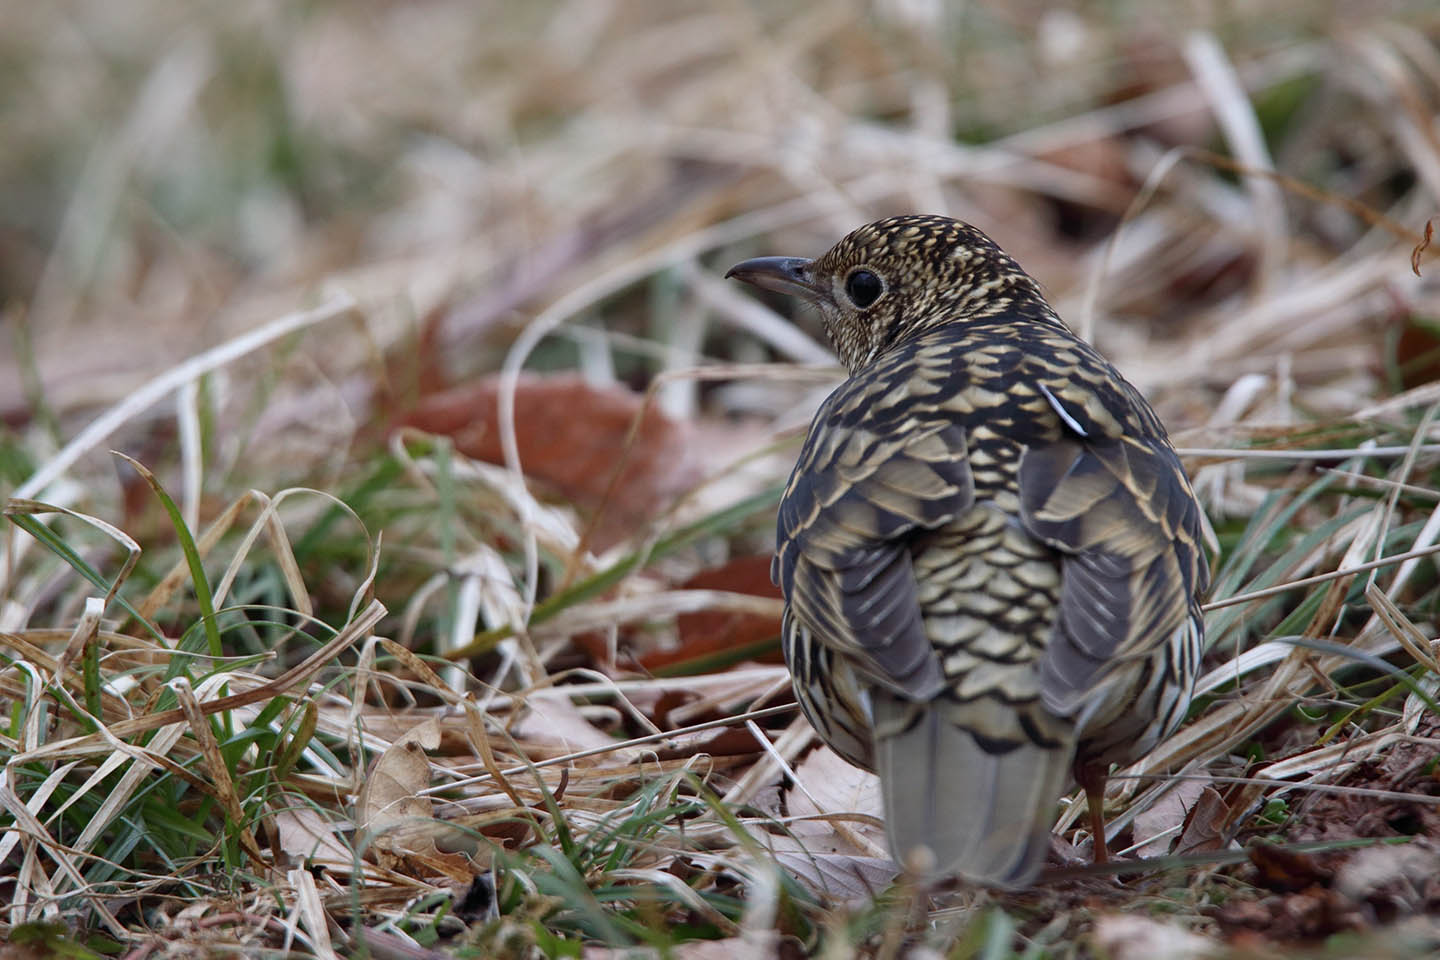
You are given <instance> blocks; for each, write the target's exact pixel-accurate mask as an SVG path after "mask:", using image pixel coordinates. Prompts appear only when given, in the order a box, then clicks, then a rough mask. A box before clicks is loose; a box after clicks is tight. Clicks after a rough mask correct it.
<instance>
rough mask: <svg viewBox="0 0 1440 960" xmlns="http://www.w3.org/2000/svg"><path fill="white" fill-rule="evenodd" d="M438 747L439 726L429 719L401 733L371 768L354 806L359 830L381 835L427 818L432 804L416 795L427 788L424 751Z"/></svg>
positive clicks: (427, 769) (427, 772)
mask: <svg viewBox="0 0 1440 960" xmlns="http://www.w3.org/2000/svg"><path fill="white" fill-rule="evenodd" d="M438 746H440V725H439V724H438V723H436V722H435V719H434V718H433V717H432V718H431V719H429V720H426V721H425V722H424V723H421V724H419V725H418V726H415V727H413V728H411V729H410V730H409V731H407V732H406V733H404V734H401V736H400V737H399V738H397V739H396V740H395V741H394V742H393V743H391V744H390V746H389V747H387V748H386V750H385V752H384V753H382V754H380V759H378V760H376V761H375V765H374V766H373V767H371V768H370V773H369V775H368V776H367V777H366V778H365V783H364V785H363V786H362V787H361V788H360V798H359V800H358V802H357V803H356V812H357V813H358V817H359V826H360V829H362V830H366V831H369V832H370V833H372V834H380V833H384V832H385V831H387V830H389V829H391V828H392V827H394V826H396V825H398V824H400V823H404V822H405V821H407V820H410V819H413V818H417V817H423V818H429V817H430V815H431V812H432V810H433V806H434V805H433V804H432V803H431V801H430V798H429V797H422V796H418V794H419V793H420V791H421V790H424V789H425V788H426V787H428V786H429V785H430V761H429V760H428V759H427V758H426V756H425V751H426V750H434V749H435V748H436V747H438Z"/></svg>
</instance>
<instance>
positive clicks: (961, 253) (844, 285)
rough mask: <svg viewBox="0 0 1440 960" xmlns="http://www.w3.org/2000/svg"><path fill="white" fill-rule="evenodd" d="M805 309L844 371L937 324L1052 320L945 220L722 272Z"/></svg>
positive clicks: (984, 247)
mask: <svg viewBox="0 0 1440 960" xmlns="http://www.w3.org/2000/svg"><path fill="white" fill-rule="evenodd" d="M725 275H726V276H727V277H736V278H738V279H740V280H744V281H746V282H747V283H753V284H755V285H756V286H758V287H764V288H765V289H767V290H775V291H778V292H780V293H788V294H791V295H794V296H798V297H801V298H803V299H805V300H807V301H809V302H810V303H812V304H814V305H815V307H816V309H818V310H819V311H820V315H821V318H822V319H823V320H824V323H825V332H826V333H827V334H828V335H829V337H830V342H831V343H832V344H833V345H834V347H835V351H836V353H838V354H839V355H840V359H841V360H842V361H843V362H844V364H845V366H846V367H847V368H848V369H849V370H850V372H851V373H852V374H853V373H855V372H856V371H857V370H859V369H860V368H862V367H864V366H865V365H866V364H868V363H870V362H871V361H872V360H874V359H875V358H876V357H878V356H880V355H881V354H882V353H884V352H885V351H886V350H887V349H889V348H890V347H891V346H893V345H895V344H897V343H900V342H902V341H903V340H905V339H906V338H908V337H910V336H911V335H913V334H915V333H918V332H920V331H923V330H929V329H932V328H934V327H936V326H939V325H941V324H945V323H955V322H966V321H973V320H978V319H981V318H985V317H995V316H999V315H1003V314H1006V313H1012V312H1017V311H1018V312H1023V314H1024V315H1026V316H1027V318H1030V319H1041V320H1044V321H1046V322H1050V323H1059V320H1058V319H1057V318H1056V317H1055V315H1054V313H1053V312H1052V311H1051V310H1050V308H1049V306H1048V305H1046V303H1045V299H1044V297H1043V296H1042V295H1041V293H1040V288H1039V286H1038V285H1037V284H1036V283H1035V281H1034V280H1033V279H1031V278H1030V276H1029V275H1028V274H1026V273H1025V271H1024V270H1021V269H1020V266H1019V264H1017V263H1016V262H1015V261H1014V260H1012V259H1011V258H1010V256H1009V255H1008V254H1007V253H1005V251H1003V250H1001V249H1000V248H999V247H998V246H996V245H995V241H993V240H991V239H990V238H989V237H987V236H986V235H985V234H984V233H982V232H981V231H980V230H977V229H976V228H975V227H972V226H971V225H970V224H968V223H964V222H963V221H960V220H952V219H951V218H949V217H935V216H905V217H890V218H889V219H886V220H877V221H875V222H874V223H869V224H866V225H865V226H863V227H861V228H859V229H858V230H855V231H853V232H852V233H850V234H849V235H847V236H846V237H845V238H844V239H842V240H841V241H840V242H839V243H837V244H835V246H834V247H832V248H830V250H829V251H828V252H827V253H825V254H824V255H823V256H821V257H819V258H818V259H815V260H805V259H802V258H799V257H759V258H757V259H754V260H746V261H744V262H743V263H737V264H736V265H735V266H733V267H731V268H730V271H729V272H728V273H726V274H725Z"/></svg>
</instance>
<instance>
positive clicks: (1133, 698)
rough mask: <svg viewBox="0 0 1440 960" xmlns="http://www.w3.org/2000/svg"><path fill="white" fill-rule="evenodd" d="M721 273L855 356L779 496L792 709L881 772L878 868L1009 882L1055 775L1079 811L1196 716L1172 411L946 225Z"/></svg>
mask: <svg viewBox="0 0 1440 960" xmlns="http://www.w3.org/2000/svg"><path fill="white" fill-rule="evenodd" d="M731 275H734V276H738V277H739V278H741V279H744V280H747V281H749V282H752V283H755V284H757V285H759V286H762V287H767V288H770V289H776V290H781V291H784V292H788V293H792V294H797V295H799V296H802V297H804V298H805V299H806V300H808V301H810V302H811V303H812V304H814V305H815V306H816V307H818V308H819V310H820V312H821V315H822V318H823V319H824V321H825V326H826V330H827V332H828V333H829V335H830V338H831V341H832V343H834V345H835V347H836V350H837V352H838V353H839V354H840V357H841V359H842V360H843V361H844V363H845V364H846V366H847V368H848V369H849V372H850V377H849V379H848V380H847V381H846V382H845V383H844V384H842V385H841V386H840V387H839V388H838V389H837V390H836V391H835V392H834V393H833V394H832V395H831V396H830V397H829V398H828V399H827V400H826V402H825V403H824V405H823V406H822V407H821V408H820V410H819V412H818V413H817V414H816V417H815V419H814V422H813V424H812V425H811V428H810V432H809V435H808V437H807V438H806V441H805V445H804V447H803V449H802V451H801V454H800V458H799V461H798V462H797V464H796V466H795V470H794V472H793V474H792V475H791V478H790V483H789V485H788V486H787V488H786V491H785V495H784V498H783V499H782V501H781V505H780V513H779V521H778V536H777V549H776V556H775V562H774V567H773V571H774V576H775V579H776V581H777V582H778V583H779V584H780V586H781V588H782V589H783V591H784V595H785V600H786V615H785V621H784V636H783V644H784V649H785V654H786V659H787V662H788V663H789V665H790V668H791V671H792V673H793V676H794V681H795V688H796V693H797V696H798V698H799V701H800V704H801V706H802V708H803V709H804V711H805V713H806V715H807V717H809V719H810V720H811V722H812V723H813V724H814V725H815V727H816V729H817V731H819V733H820V734H821V736H822V738H823V739H824V740H825V741H826V742H827V743H829V744H830V745H831V746H832V747H833V748H834V749H836V750H837V751H838V752H839V753H840V754H841V755H843V756H844V757H846V759H848V760H850V761H851V762H852V763H855V764H858V765H860V766H863V767H866V768H868V769H872V770H874V771H875V772H877V773H878V774H879V775H880V777H881V779H882V784H883V793H884V797H885V805H886V821H887V824H888V830H889V834H890V839H891V846H892V849H893V851H894V853H895V855H896V857H897V859H899V860H902V861H904V862H907V863H909V864H911V865H912V866H913V867H915V868H916V869H919V870H921V871H922V872H925V873H927V874H929V875H932V876H941V875H957V874H958V875H962V876H966V877H969V878H971V879H974V880H978V881H983V882H990V883H997V884H1004V885H1019V884H1024V883H1027V882H1029V881H1030V880H1031V879H1033V877H1034V875H1035V873H1036V871H1037V870H1038V868H1039V865H1040V863H1041V862H1042V860H1043V856H1044V853H1045V849H1046V837H1047V834H1048V831H1049V828H1050V825H1051V824H1052V823H1053V821H1054V815H1055V806H1056V801H1057V799H1058V797H1059V794H1060V792H1061V791H1062V790H1063V789H1064V787H1065V784H1066V783H1067V781H1068V780H1069V778H1070V777H1071V776H1072V773H1073V775H1074V776H1076V777H1077V778H1078V779H1079V780H1080V782H1081V783H1082V784H1083V785H1084V786H1086V788H1087V790H1088V791H1089V792H1090V795H1091V800H1092V811H1095V812H1098V807H1097V806H1096V803H1097V801H1098V799H1099V798H1098V796H1097V793H1099V792H1100V791H1102V790H1103V785H1104V777H1105V773H1106V771H1107V770H1108V767H1109V765H1110V764H1111V763H1114V762H1128V761H1130V760H1133V759H1135V758H1138V757H1140V756H1143V755H1144V754H1145V753H1146V752H1147V751H1149V750H1150V749H1152V748H1153V747H1154V746H1155V744H1156V743H1158V742H1159V741H1160V740H1161V739H1162V738H1163V737H1165V736H1167V735H1168V734H1169V733H1170V732H1171V731H1173V730H1174V728H1175V727H1176V726H1177V725H1178V724H1179V722H1180V721H1181V720H1182V719H1183V717H1184V714H1185V711H1186V709H1187V707H1188V705H1189V701H1190V692H1191V689H1192V686H1193V683H1194V677H1195V673H1196V668H1197V665H1198V660H1199V656H1200V650H1201V645H1202V636H1203V624H1202V621H1201V618H1200V613H1199V607H1198V597H1199V596H1200V595H1201V593H1202V592H1203V591H1204V589H1205V588H1206V586H1207V585H1208V578H1209V575H1208V569H1207V567H1206V563H1205V557H1204V554H1203V551H1202V549H1201V546H1200V542H1201V532H1200V531H1201V514H1200V507H1199V505H1198V503H1197V502H1196V500H1195V495H1194V493H1193V491H1192V490H1191V488H1190V484H1189V481H1188V480H1187V479H1186V476H1185V473H1184V470H1183V469H1182V468H1181V465H1180V462H1179V460H1178V459H1177V457H1176V455H1175V452H1174V450H1173V449H1172V448H1171V446H1170V442H1169V440H1168V438H1167V436H1166V433H1165V430H1164V427H1163V426H1162V425H1161V424H1160V422H1159V420H1158V419H1157V418H1156V416H1155V414H1154V412H1153V411H1152V410H1151V408H1150V406H1149V405H1148V404H1147V403H1146V401H1145V400H1144V398H1143V397H1142V396H1141V395H1140V394H1139V392H1138V391H1137V390H1136V389H1135V388H1134V387H1133V386H1131V385H1130V384H1129V383H1128V382H1127V381H1126V380H1125V379H1124V378H1123V377H1121V376H1120V374H1119V373H1118V372H1117V371H1116V370H1115V368H1114V367H1112V366H1111V365H1110V364H1109V363H1108V362H1106V361H1105V360H1104V359H1103V358H1102V357H1101V356H1100V355H1099V354H1098V353H1097V352H1096V351H1095V350H1094V349H1093V348H1092V347H1091V346H1089V345H1088V344H1087V343H1085V342H1084V341H1082V340H1080V339H1079V338H1078V337H1076V336H1075V335H1074V334H1073V333H1072V332H1071V331H1070V330H1069V329H1068V328H1067V327H1066V326H1065V325H1064V323H1062V322H1061V320H1060V319H1059V317H1057V316H1056V314H1055V312H1054V311H1053V310H1052V309H1051V307H1050V306H1049V304H1048V303H1047V302H1046V300H1045V298H1044V296H1043V295H1042V293H1041V291H1040V288H1039V286H1038V284H1036V282H1035V281H1034V280H1033V279H1032V278H1031V277H1029V276H1028V275H1027V274H1026V273H1025V272H1024V271H1023V270H1021V269H1020V267H1019V266H1018V265H1016V264H1015V262H1014V261H1013V260H1012V259H1010V257H1009V256H1007V255H1006V254H1005V253H1004V252H1002V251H1001V250H1000V249H999V248H998V247H997V246H996V245H995V244H994V243H993V242H992V241H991V240H990V239H989V238H988V237H986V236H985V235H984V234H983V233H981V232H980V231H978V230H976V229H975V228H973V227H971V226H969V225H967V224H964V223H961V222H959V221H956V220H951V219H948V218H943V217H896V218H892V219H889V220H882V221H879V222H877V223H874V224H870V225H868V226H865V227H862V228H860V229H859V230H856V231H855V232H854V233H852V234H850V235H849V236H847V237H846V238H845V239H843V240H842V241H841V242H840V243H839V244H837V245H836V246H835V247H834V248H833V249H832V250H830V251H829V252H828V253H826V254H825V255H824V256H822V257H820V258H819V259H817V260H814V261H807V260H798V259H792V258H763V259H759V260H752V261H746V262H745V263H742V264H739V265H737V266H736V267H735V268H734V269H732V270H731ZM877 281H878V282H877ZM922 848H923V849H922ZM1103 851H1104V847H1103V839H1097V842H1096V853H1097V857H1103ZM917 857H918V859H917Z"/></svg>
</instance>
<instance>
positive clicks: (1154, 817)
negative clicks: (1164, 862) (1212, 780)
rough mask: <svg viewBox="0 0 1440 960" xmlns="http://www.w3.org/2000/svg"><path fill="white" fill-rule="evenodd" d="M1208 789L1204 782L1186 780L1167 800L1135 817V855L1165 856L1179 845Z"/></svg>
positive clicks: (1172, 790)
mask: <svg viewBox="0 0 1440 960" xmlns="http://www.w3.org/2000/svg"><path fill="white" fill-rule="evenodd" d="M1204 790H1205V782H1204V781H1203V780H1182V781H1181V782H1180V783H1178V784H1176V785H1175V787H1174V788H1173V789H1171V790H1170V791H1169V792H1168V793H1166V794H1165V795H1164V796H1163V797H1161V798H1160V799H1159V800H1157V801H1156V802H1155V803H1153V804H1151V805H1150V806H1149V807H1147V808H1146V809H1145V810H1143V811H1141V812H1140V813H1138V814H1136V815H1135V831H1134V832H1135V843H1136V844H1137V847H1136V850H1135V855H1136V856H1137V857H1163V856H1164V855H1165V854H1167V853H1169V852H1170V850H1171V849H1172V848H1173V847H1174V846H1175V841H1176V839H1177V838H1178V837H1179V836H1180V829H1181V826H1182V824H1184V823H1185V819H1186V817H1187V816H1188V815H1189V812H1190V810H1191V808H1192V807H1194V805H1195V801H1197V800H1199V799H1200V794H1201V793H1202V792H1203V791H1204Z"/></svg>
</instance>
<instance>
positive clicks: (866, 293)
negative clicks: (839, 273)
mask: <svg viewBox="0 0 1440 960" xmlns="http://www.w3.org/2000/svg"><path fill="white" fill-rule="evenodd" d="M884 292H885V284H883V283H881V282H880V278H879V277H877V276H875V274H873V273H871V272H870V271H869V270H856V271H855V272H854V273H852V274H850V276H848V277H846V278H845V296H847V297H849V298H850V302H851V303H853V304H855V306H857V307H859V308H860V309H861V310H864V309H865V308H866V307H868V306H870V304H872V303H874V302H875V301H876V300H879V299H880V294H882V293H884Z"/></svg>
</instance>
